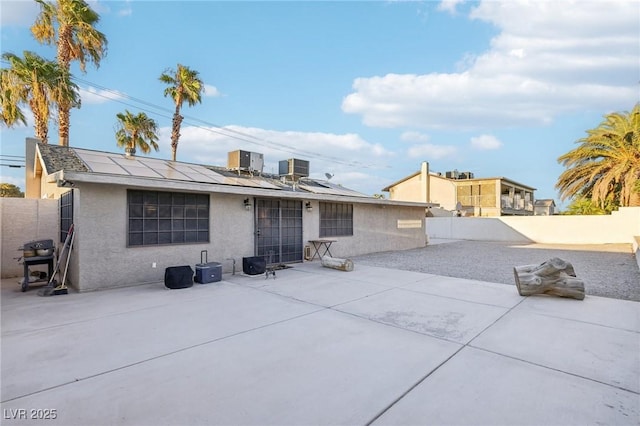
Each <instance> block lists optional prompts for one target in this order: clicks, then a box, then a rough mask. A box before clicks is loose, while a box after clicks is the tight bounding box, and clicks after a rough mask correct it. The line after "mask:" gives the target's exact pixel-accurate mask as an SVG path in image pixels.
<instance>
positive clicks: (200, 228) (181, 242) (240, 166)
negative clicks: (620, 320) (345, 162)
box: [25, 139, 426, 291]
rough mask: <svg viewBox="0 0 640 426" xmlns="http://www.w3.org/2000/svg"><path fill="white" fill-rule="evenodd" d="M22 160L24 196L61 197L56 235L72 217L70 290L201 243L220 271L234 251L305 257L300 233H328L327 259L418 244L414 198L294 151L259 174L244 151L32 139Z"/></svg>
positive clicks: (173, 262)
mask: <svg viewBox="0 0 640 426" xmlns="http://www.w3.org/2000/svg"><path fill="white" fill-rule="evenodd" d="M26 158H27V167H26V191H25V193H26V197H27V198H32V199H42V198H46V199H54V200H59V211H60V217H59V223H60V229H59V233H60V238H59V241H60V242H63V241H64V237H65V236H66V233H67V231H68V229H69V226H70V224H72V223H73V224H74V227H75V228H74V230H75V235H76V236H75V241H74V249H73V251H72V255H71V258H70V264H69V272H68V280H69V281H70V283H71V285H72V286H73V287H75V288H76V289H78V290H80V291H85V290H95V289H102V288H108V287H118V286H126V285H133V284H141V283H150V282H159V281H162V280H163V279H164V271H165V268H167V267H170V266H179V265H191V266H192V267H193V266H194V265H195V264H196V263H199V262H200V255H201V251H202V250H207V251H208V260H209V261H215V262H220V263H221V264H222V270H223V272H224V273H227V272H232V271H233V269H234V268H237V269H236V270H238V271H241V269H242V266H241V262H242V259H243V258H244V257H252V256H264V257H267V256H268V257H269V259H268V260H271V263H283V264H289V263H296V262H303V261H305V258H309V257H310V254H311V253H310V252H311V243H310V242H309V241H310V240H318V239H331V240H335V242H334V243H333V245H332V246H331V254H332V255H333V256H334V257H351V256H356V255H360V254H365V253H372V252H378V251H387V250H404V249H411V248H417V247H424V246H425V244H426V241H425V225H424V209H425V208H426V205H425V204H424V203H416V202H406V201H397V200H383V199H378V198H374V197H370V196H367V195H364V194H361V193H358V192H356V191H352V190H349V189H347V188H344V187H342V186H339V185H335V184H332V183H329V182H328V181H321V180H314V179H311V178H309V177H308V169H309V167H308V162H305V161H303V160H297V159H287V160H283V161H281V162H280V166H281V167H280V168H281V170H280V171H281V173H280V174H278V175H267V174H264V173H262V171H261V167H262V164H261V161H262V154H256V153H250V152H246V151H234V152H233V153H230V154H229V164H227V167H214V166H207V165H200V164H191V163H183V162H173V161H168V160H160V159H154V158H148V157H137V156H127V155H125V154H120V153H110V152H103V151H94V150H88V149H81V148H73V147H62V146H55V145H46V144H42V143H40V142H39V141H37V140H35V139H27V144H26ZM282 172H284V173H282ZM236 264H237V266H236Z"/></svg>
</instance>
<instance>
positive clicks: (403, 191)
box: [383, 161, 535, 216]
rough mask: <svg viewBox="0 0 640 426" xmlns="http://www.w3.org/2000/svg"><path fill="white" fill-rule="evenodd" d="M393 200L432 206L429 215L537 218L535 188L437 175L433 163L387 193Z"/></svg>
mask: <svg viewBox="0 0 640 426" xmlns="http://www.w3.org/2000/svg"><path fill="white" fill-rule="evenodd" d="M383 191H386V192H389V199H390V200H396V201H400V200H402V201H415V202H423V203H427V204H428V208H429V211H428V215H429V216H438V215H442V214H441V213H437V212H438V211H439V212H442V211H445V212H449V213H448V214H449V215H458V214H459V215H464V216H506V215H533V199H534V196H533V194H534V191H535V188H532V187H530V186H528V185H523V184H521V183H518V182H515V181H513V180H511V179H507V178H505V177H491V178H475V177H474V174H473V173H471V172H458V171H457V170H455V171H451V172H446V173H445V175H444V176H443V175H442V173H434V172H431V171H430V170H429V163H427V162H426V161H425V162H423V163H422V166H421V169H420V170H419V171H417V172H415V173H413V174H411V175H409V176H407V177H405V178H403V179H401V180H399V181H397V182H395V183H392V184H391V185H389V186H387V187H386V188H384V189H383Z"/></svg>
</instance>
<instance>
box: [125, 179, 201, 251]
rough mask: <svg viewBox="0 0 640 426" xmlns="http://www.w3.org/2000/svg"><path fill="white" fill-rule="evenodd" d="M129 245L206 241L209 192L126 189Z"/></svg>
mask: <svg viewBox="0 0 640 426" xmlns="http://www.w3.org/2000/svg"><path fill="white" fill-rule="evenodd" d="M127 208H128V210H129V232H128V241H127V244H128V245H129V246H149V245H161V244H188V243H207V242H209V195H208V194H189V193H180V192H156V191H134V190H129V191H127Z"/></svg>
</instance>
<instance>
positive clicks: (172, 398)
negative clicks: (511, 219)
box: [1, 261, 640, 425]
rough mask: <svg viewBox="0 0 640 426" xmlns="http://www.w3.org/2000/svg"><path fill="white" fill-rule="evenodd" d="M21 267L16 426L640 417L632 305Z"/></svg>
mask: <svg viewBox="0 0 640 426" xmlns="http://www.w3.org/2000/svg"><path fill="white" fill-rule="evenodd" d="M16 280H17V279H5V280H3V282H2V300H1V303H2V348H1V354H2V359H1V361H2V377H1V378H2V385H1V386H2V387H1V392H2V395H1V398H2V409H3V410H2V411H3V421H2V424H6V425H13V424H15V425H18V424H19V425H27V424H51V425H54V424H59V425H103V424H104V425H106V424H110V425H198V424H202V425H365V424H375V425H385V424H389V425H597V424H607V425H614V424H615V425H638V424H640V303H638V302H632V301H623V300H616V299H610V298H601V297H593V296H587V298H586V299H585V300H584V301H577V300H570V299H560V298H553V297H528V298H523V297H520V296H519V295H518V293H517V291H516V288H515V286H512V285H505V284H496V283H486V282H480V281H472V280H467V279H461V278H452V277H442V276H437V275H431V274H425V273H419V272H412V271H400V270H392V269H386V268H381V267H374V266H364V265H359V264H357V263H356V268H355V270H354V271H353V272H341V271H336V270H333V269H328V268H322V267H321V266H320V264H319V262H317V261H316V262H307V263H304V264H296V265H294V266H293V268H290V269H286V270H281V271H278V272H277V278H276V279H272V278H270V279H268V280H265V278H264V276H260V277H248V276H244V275H224V276H223V281H222V282H219V283H211V284H205V285H200V284H195V285H194V287H192V288H189V289H183V290H168V289H166V288H165V287H164V285H163V283H157V284H154V285H144V286H138V287H130V288H122V289H116V290H109V291H102V292H93V293H80V294H78V293H70V294H68V295H64V296H55V297H39V296H38V295H37V291H36V290H35V289H33V290H30V291H29V292H27V293H21V292H20V291H19V287H18V285H17V284H16ZM47 410H49V411H47ZM47 414H48V416H49V417H55V419H49V420H38V419H35V418H33V417H38V416H40V417H42V416H46V415H47Z"/></svg>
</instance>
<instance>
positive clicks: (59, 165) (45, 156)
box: [37, 143, 89, 174]
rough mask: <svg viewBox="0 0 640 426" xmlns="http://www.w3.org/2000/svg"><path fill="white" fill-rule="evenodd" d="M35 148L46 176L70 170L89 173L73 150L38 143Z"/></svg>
mask: <svg viewBox="0 0 640 426" xmlns="http://www.w3.org/2000/svg"><path fill="white" fill-rule="evenodd" d="M37 147H38V150H37V151H38V152H39V153H40V158H41V159H42V163H43V167H44V169H45V172H46V173H47V174H50V173H54V172H57V171H59V170H70V171H74V172H88V171H89V170H88V169H87V167H86V166H85V165H84V164H83V163H82V161H81V160H80V159H79V158H78V156H77V155H75V152H74V148H71V147H68V146H59V145H49V144H45V143H38V145H37Z"/></svg>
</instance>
